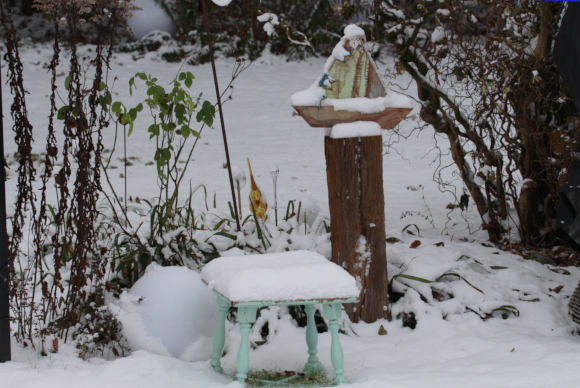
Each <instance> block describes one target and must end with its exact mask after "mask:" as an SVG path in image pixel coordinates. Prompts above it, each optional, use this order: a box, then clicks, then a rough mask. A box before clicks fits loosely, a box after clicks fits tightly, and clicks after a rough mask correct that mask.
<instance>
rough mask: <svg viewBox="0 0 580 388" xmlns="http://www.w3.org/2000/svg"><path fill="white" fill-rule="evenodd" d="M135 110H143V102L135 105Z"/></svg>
mask: <svg viewBox="0 0 580 388" xmlns="http://www.w3.org/2000/svg"><path fill="white" fill-rule="evenodd" d="M135 110H137V112H141V111H142V110H143V104H142V103H139V105H137V106H136V107H135Z"/></svg>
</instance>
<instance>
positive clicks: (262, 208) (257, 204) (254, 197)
mask: <svg viewBox="0 0 580 388" xmlns="http://www.w3.org/2000/svg"><path fill="white" fill-rule="evenodd" d="M248 168H249V169H250V182H251V188H250V211H251V212H252V213H255V214H256V217H257V218H259V219H261V220H262V221H266V210H268V203H267V202H266V196H265V195H264V194H262V192H261V191H260V188H259V187H258V185H257V184H256V181H255V180H254V174H252V166H251V165H250V159H249V158H248Z"/></svg>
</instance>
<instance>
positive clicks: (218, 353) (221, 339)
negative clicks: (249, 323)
mask: <svg viewBox="0 0 580 388" xmlns="http://www.w3.org/2000/svg"><path fill="white" fill-rule="evenodd" d="M217 303H218V306H220V309H219V318H218V325H217V328H216V329H215V334H214V335H213V354H212V359H211V362H210V364H211V366H212V367H213V369H214V370H215V371H216V372H218V373H223V371H224V370H223V369H222V366H221V363H220V358H221V357H222V351H223V349H224V344H225V342H226V316H227V315H228V310H229V309H230V304H229V303H228V302H227V301H226V300H225V299H224V298H222V297H221V296H219V295H218V297H217Z"/></svg>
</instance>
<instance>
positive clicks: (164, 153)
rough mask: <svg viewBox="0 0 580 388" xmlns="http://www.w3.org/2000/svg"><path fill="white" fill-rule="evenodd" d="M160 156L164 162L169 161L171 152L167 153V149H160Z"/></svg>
mask: <svg viewBox="0 0 580 388" xmlns="http://www.w3.org/2000/svg"><path fill="white" fill-rule="evenodd" d="M161 155H162V157H163V159H165V160H170V159H171V151H169V148H163V149H161Z"/></svg>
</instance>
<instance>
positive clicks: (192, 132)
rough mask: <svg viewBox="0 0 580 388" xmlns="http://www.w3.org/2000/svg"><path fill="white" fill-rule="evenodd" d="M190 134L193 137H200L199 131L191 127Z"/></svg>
mask: <svg viewBox="0 0 580 388" xmlns="http://www.w3.org/2000/svg"><path fill="white" fill-rule="evenodd" d="M191 134H192V135H193V136H195V137H197V138H198V139H199V138H201V135H200V134H199V132H197V131H194V130H193V129H192V130H191Z"/></svg>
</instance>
